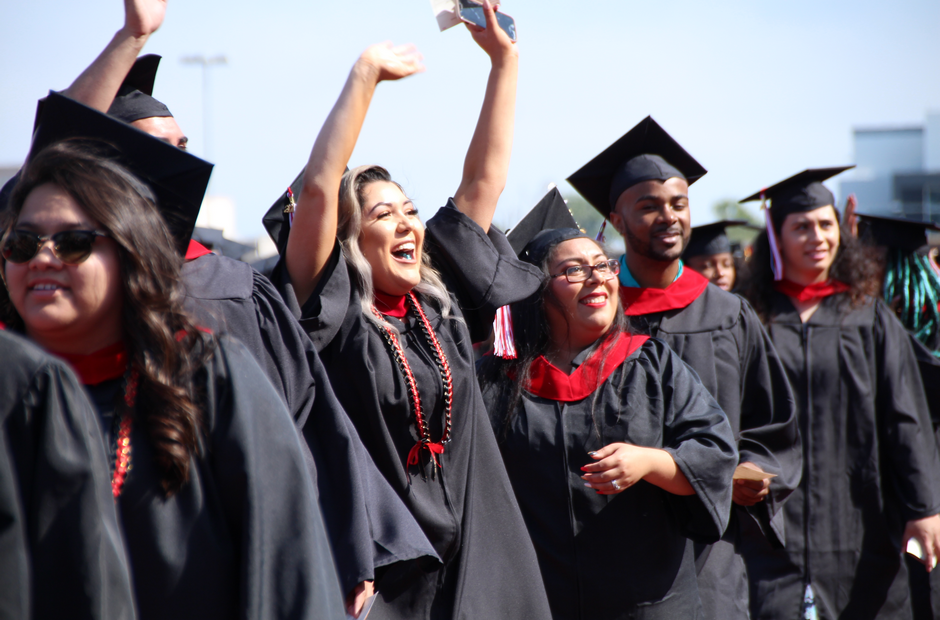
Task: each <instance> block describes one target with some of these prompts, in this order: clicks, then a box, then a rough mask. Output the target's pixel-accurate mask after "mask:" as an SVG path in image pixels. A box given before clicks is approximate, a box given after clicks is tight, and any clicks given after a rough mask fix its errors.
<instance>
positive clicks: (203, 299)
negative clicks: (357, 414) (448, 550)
mask: <svg viewBox="0 0 940 620" xmlns="http://www.w3.org/2000/svg"><path fill="white" fill-rule="evenodd" d="M182 279H183V283H184V285H185V287H186V308H187V309H188V310H189V311H190V312H191V313H192V314H193V315H194V316H196V317H198V320H199V322H200V323H201V324H202V325H203V326H205V327H209V328H211V329H212V330H213V331H214V332H216V333H220V332H224V333H228V334H230V335H232V336H234V337H236V338H238V339H239V340H240V341H241V342H242V343H243V344H244V345H245V346H246V347H247V348H248V350H249V351H250V352H251V354H252V355H253V356H254V358H255V360H256V361H257V362H258V364H259V365H260V366H261V368H262V369H263V370H264V371H265V374H266V375H267V377H268V379H269V380H270V381H271V383H272V384H273V386H274V388H275V390H276V391H277V392H278V395H279V396H281V399H282V400H283V401H284V404H285V405H286V406H287V409H288V411H290V413H291V415H292V416H293V418H294V423H295V424H296V426H297V427H298V428H299V429H300V430H301V432H302V433H303V436H304V439H305V440H306V444H307V446H308V447H309V449H310V453H312V456H313V460H314V462H313V463H311V467H310V470H311V474H312V476H313V478H314V480H315V482H316V485H317V490H318V493H319V500H320V506H321V508H322V510H323V517H324V520H325V522H326V527H327V532H328V533H329V535H330V542H331V543H332V548H333V552H334V557H335V559H336V566H337V572H338V573H339V577H340V584H341V586H342V589H343V592H344V593H349V592H350V591H351V590H352V589H353V588H354V587H355V586H356V585H357V584H358V583H360V582H362V581H366V580H372V579H374V578H375V569H376V568H381V567H384V566H387V565H389V564H392V563H394V562H402V561H408V560H413V559H416V558H427V560H428V561H432V562H433V561H434V560H433V558H434V549H433V548H432V547H431V544H430V543H429V542H428V541H427V538H426V537H425V536H424V533H423V532H422V531H421V528H420V527H419V526H418V524H417V522H415V520H414V518H413V517H412V516H411V513H410V512H409V511H408V509H407V508H405V505H404V504H403V503H402V501H401V500H400V499H399V498H398V495H397V494H396V493H395V492H394V491H393V490H392V488H391V486H390V485H389V484H388V482H386V480H385V478H384V477H383V476H382V474H381V473H379V471H378V469H377V468H376V466H375V463H373V462H372V457H370V456H369V454H368V452H366V450H365V447H364V446H363V445H362V441H361V440H360V439H359V435H358V433H357V432H356V429H355V428H354V427H353V425H352V423H351V422H350V420H349V418H348V417H347V416H346V414H345V412H344V411H343V408H342V406H341V405H340V404H339V402H338V401H337V400H336V396H335V395H334V394H333V389H332V388H331V387H330V382H329V379H328V377H327V375H326V370H325V369H324V368H323V364H322V363H321V362H320V357H319V356H318V355H317V352H316V350H315V349H314V347H313V343H312V342H311V341H310V339H309V338H307V336H306V335H305V334H304V332H303V329H302V328H301V327H300V325H299V323H297V320H296V319H295V318H294V316H293V315H292V314H291V311H290V310H289V309H288V308H287V306H285V305H284V302H283V301H282V300H281V297H280V295H279V294H278V292H277V291H276V290H275V289H274V286H273V285H272V284H271V283H270V282H269V281H268V279H267V278H265V277H264V276H262V275H261V274H259V273H258V272H257V271H255V270H254V269H252V268H251V267H250V266H248V265H247V264H245V263H242V262H239V261H236V260H233V259H230V258H225V257H223V256H217V255H215V254H206V255H204V256H200V257H198V258H196V259H194V260H190V261H188V262H186V263H185V265H184V266H183V269H182Z"/></svg>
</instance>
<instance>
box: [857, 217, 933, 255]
mask: <svg viewBox="0 0 940 620" xmlns="http://www.w3.org/2000/svg"><path fill="white" fill-rule="evenodd" d="M858 220H859V221H858V236H859V238H860V239H864V240H866V241H868V242H870V243H873V244H874V245H883V246H885V247H889V248H897V249H898V250H902V251H904V252H914V251H916V250H918V249H920V248H922V247H924V246H925V245H928V244H929V242H930V239H929V238H928V232H927V231H935V232H940V226H938V225H937V224H935V223H933V222H920V221H917V220H909V219H906V218H898V217H882V216H879V215H865V214H863V213H859V214H858Z"/></svg>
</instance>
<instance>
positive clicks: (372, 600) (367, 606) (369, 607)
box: [346, 593, 377, 620]
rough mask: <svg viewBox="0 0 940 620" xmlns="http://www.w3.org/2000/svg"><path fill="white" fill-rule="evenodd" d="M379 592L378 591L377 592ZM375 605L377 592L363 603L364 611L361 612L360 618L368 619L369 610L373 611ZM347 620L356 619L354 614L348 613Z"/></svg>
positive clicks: (361, 619) (362, 619) (360, 619)
mask: <svg viewBox="0 0 940 620" xmlns="http://www.w3.org/2000/svg"><path fill="white" fill-rule="evenodd" d="M376 594H377V593H376ZM373 605H375V594H373V595H372V596H370V597H369V598H367V599H366V602H365V603H364V604H363V605H362V611H360V612H359V619H358V620H366V618H368V617H369V612H370V611H372V606H373ZM346 620H356V618H354V617H353V616H352V614H348V613H347V614H346Z"/></svg>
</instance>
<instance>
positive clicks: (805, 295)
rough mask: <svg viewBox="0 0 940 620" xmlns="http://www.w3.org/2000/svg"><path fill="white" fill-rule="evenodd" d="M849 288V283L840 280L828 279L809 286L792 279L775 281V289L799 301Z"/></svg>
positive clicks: (819, 297)
mask: <svg viewBox="0 0 940 620" xmlns="http://www.w3.org/2000/svg"><path fill="white" fill-rule="evenodd" d="M849 288H850V287H849V285H848V284H845V283H844V282H839V281H838V280H826V281H825V282H817V283H816V284H810V285H809V286H803V285H802V284H797V283H796V282H793V281H792V280H778V281H777V282H774V290H776V291H778V292H780V293H783V294H784V295H786V296H787V297H793V298H795V299H797V300H799V301H812V300H814V299H822V298H824V297H829V296H830V295H836V294H838V293H844V292H846V291H847V290H849Z"/></svg>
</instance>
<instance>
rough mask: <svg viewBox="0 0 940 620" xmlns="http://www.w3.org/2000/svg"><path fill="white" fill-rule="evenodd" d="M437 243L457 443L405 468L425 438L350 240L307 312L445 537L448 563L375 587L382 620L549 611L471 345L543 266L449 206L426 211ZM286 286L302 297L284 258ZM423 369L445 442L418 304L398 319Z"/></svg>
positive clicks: (391, 463)
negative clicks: (368, 314)
mask: <svg viewBox="0 0 940 620" xmlns="http://www.w3.org/2000/svg"><path fill="white" fill-rule="evenodd" d="M425 248H426V251H427V252H428V254H429V255H430V257H431V258H432V262H433V263H434V266H435V267H436V268H437V269H438V270H439V271H440V272H441V274H442V277H443V278H444V280H445V282H446V283H447V286H448V290H449V292H450V294H451V297H452V300H453V302H454V307H453V310H452V312H453V315H452V316H451V317H449V318H444V317H442V316H441V311H440V308H438V307H437V306H436V304H433V303H428V301H427V299H426V298H424V297H423V296H420V295H419V299H420V303H421V306H422V308H423V309H424V312H425V313H426V315H427V318H428V320H429V321H430V324H431V326H432V328H433V329H434V331H435V333H436V334H437V338H438V339H439V341H440V344H441V347H442V348H443V350H444V352H445V354H446V356H447V360H448V362H449V364H450V368H451V373H452V377H453V385H454V387H453V428H452V431H451V437H452V441H451V442H450V443H448V444H447V446H446V450H445V452H444V453H443V454H440V455H438V459H439V460H440V463H441V468H440V469H436V468H435V466H434V465H433V463H432V461H431V459H430V458H429V453H428V451H427V450H422V451H421V453H420V463H419V464H418V465H412V466H410V467H407V468H406V461H407V457H408V454H409V452H410V451H411V449H412V447H413V446H414V445H415V442H416V440H417V435H416V433H415V430H414V414H413V412H412V408H411V404H410V402H409V395H408V389H407V387H406V384H405V381H404V378H403V377H402V373H401V371H400V369H399V368H398V366H397V364H396V363H395V361H394V358H393V357H392V355H391V353H390V350H389V347H388V345H387V344H386V342H385V338H384V337H383V335H382V334H381V333H380V332H379V331H378V329H377V328H376V327H375V326H374V325H373V324H372V323H371V322H370V321H368V320H367V319H366V318H365V317H364V316H363V314H362V306H361V303H360V298H359V293H358V291H357V289H356V287H355V286H354V285H353V284H352V282H351V281H350V272H349V270H348V268H347V265H346V261H345V258H344V257H343V255H342V253H341V252H340V251H339V249H338V247H337V249H336V250H335V251H334V254H333V257H332V260H331V261H330V263H329V265H328V266H327V269H326V272H325V275H324V276H323V279H322V280H321V282H320V286H319V288H318V290H317V291H315V293H314V294H313V295H312V296H311V298H310V299H309V300H308V301H307V302H306V303H305V305H304V307H303V308H298V311H300V312H301V323H302V324H303V325H304V326H305V329H307V333H308V334H309V335H310V337H311V338H312V339H313V341H314V342H316V343H317V344H318V346H319V347H320V355H321V357H322V359H323V363H324V365H325V366H326V369H327V372H328V373H329V376H330V379H331V382H332V384H333V389H334V390H335V392H336V395H337V396H338V397H339V400H340V402H341V403H342V404H343V407H344V408H345V410H346V412H347V414H348V415H349V416H350V418H351V419H352V420H353V423H354V424H355V425H356V428H357V429H358V430H359V435H360V437H361V438H362V441H363V443H364V444H365V446H366V448H367V449H368V450H369V453H370V454H371V455H372V457H373V459H374V460H375V463H376V465H378V467H379V469H380V470H381V472H382V473H383V474H384V475H385V477H386V479H387V480H388V481H389V483H390V484H391V485H392V487H393V488H394V489H395V490H396V491H397V492H398V494H399V496H400V497H401V498H402V500H403V501H404V502H405V505H406V506H408V508H409V509H410V510H411V512H412V514H413V515H414V516H415V518H416V519H417V521H418V523H419V524H420V525H421V527H422V529H423V530H424V533H425V534H426V535H427V537H428V539H429V540H430V541H431V543H432V544H433V545H434V548H435V550H436V551H437V553H438V555H439V556H440V558H441V560H443V562H444V566H443V567H442V568H440V569H438V570H434V571H432V572H427V573H421V572H416V571H411V572H410V573H408V574H401V572H400V571H394V570H390V571H388V572H386V573H385V574H384V575H382V576H380V577H379V579H378V581H377V582H376V587H377V589H378V590H379V592H380V600H379V601H378V602H377V603H376V606H375V607H374V608H373V610H372V615H370V616H369V618H370V620H374V619H378V618H416V619H418V618H421V619H423V618H434V619H437V618H454V619H456V618H461V619H462V618H531V619H532V620H536V619H538V620H544V619H545V618H548V617H550V612H549V609H548V603H547V601H546V595H545V590H544V587H543V586H542V581H541V578H540V575H539V568H538V561H537V559H536V556H535V551H534V550H533V548H532V543H531V541H530V539H529V536H528V532H527V531H526V528H525V523H524V522H523V520H522V517H521V515H520V513H519V507H518V505H517V503H516V500H515V497H514V496H513V493H512V488H511V486H510V484H509V479H508V477H507V476H506V470H505V468H504V467H503V464H502V459H501V458H500V456H499V450H498V448H497V446H496V440H495V437H494V436H493V431H492V429H491V428H490V424H489V420H488V418H487V416H486V410H485V408H484V406H483V400H482V397H481V395H480V389H479V386H478V385H477V381H476V377H475V370H474V356H473V348H472V343H473V342H474V341H475V340H482V339H483V338H485V337H486V336H487V335H488V334H489V331H490V330H491V326H492V321H493V317H494V316H495V313H496V309H497V308H498V307H500V306H502V305H505V304H507V303H510V302H513V301H517V300H519V299H523V298H525V297H527V296H528V295H530V294H531V293H533V292H534V291H535V290H537V288H538V286H539V284H540V281H541V274H540V273H539V271H538V270H537V269H535V268H534V267H532V266H530V265H526V264H524V263H521V262H520V261H518V259H517V258H516V257H515V255H514V254H513V252H512V249H511V248H510V246H509V243H508V242H507V241H506V238H505V236H503V235H502V233H500V232H498V231H497V230H496V229H495V228H492V229H491V230H490V233H489V235H487V234H486V233H484V231H483V230H482V229H481V228H480V227H479V226H478V225H477V224H476V223H474V222H473V221H472V220H471V219H470V218H468V217H467V216H465V215H464V214H462V213H461V212H460V211H459V210H458V209H457V208H456V206H454V205H453V203H452V201H451V203H450V204H449V205H448V206H446V207H444V208H442V209H440V210H439V211H438V213H437V214H436V215H435V216H434V217H432V218H431V219H430V220H429V221H428V222H427V233H426V238H425ZM283 267H284V266H283V263H281V264H280V265H279V266H278V268H277V269H276V273H275V277H276V278H277V279H278V285H279V290H280V291H281V293H282V295H283V296H284V297H285V299H287V300H288V304H291V303H293V304H294V307H295V308H296V307H297V301H296V297H295V296H294V294H293V290H292V287H291V285H290V280H289V277H288V275H287V273H286V269H284V268H283ZM388 320H389V322H390V323H392V324H393V325H394V326H395V327H397V328H398V330H399V332H400V334H401V335H400V343H401V347H402V349H403V350H404V354H405V356H406V358H407V360H408V363H409V365H410V366H411V369H412V372H413V373H414V376H415V379H416V382H417V386H418V392H419V394H420V398H421V404H422V410H423V411H424V415H425V416H426V418H427V419H428V420H429V423H430V433H431V437H432V438H433V440H434V441H437V440H439V438H440V437H441V436H442V431H443V429H442V427H443V417H444V416H443V386H442V382H441V373H440V370H439V369H438V366H437V363H436V362H435V360H434V357H433V356H432V354H431V350H430V345H429V344H428V342H427V340H426V338H425V336H424V334H423V332H422V330H421V327H420V323H419V322H418V320H416V317H415V316H414V312H409V313H408V314H407V315H406V316H405V317H404V319H403V320H399V319H395V318H393V317H388Z"/></svg>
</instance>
